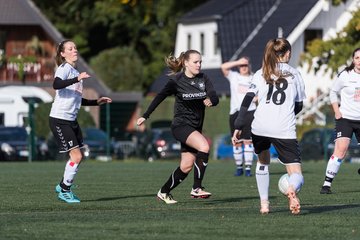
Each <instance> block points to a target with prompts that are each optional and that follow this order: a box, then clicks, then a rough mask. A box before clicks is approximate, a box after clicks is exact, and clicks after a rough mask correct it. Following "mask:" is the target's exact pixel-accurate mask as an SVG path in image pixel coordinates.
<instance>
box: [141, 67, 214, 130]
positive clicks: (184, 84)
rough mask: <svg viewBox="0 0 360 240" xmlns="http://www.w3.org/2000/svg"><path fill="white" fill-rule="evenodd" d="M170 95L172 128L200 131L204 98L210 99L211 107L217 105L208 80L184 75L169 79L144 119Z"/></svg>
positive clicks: (204, 76)
mask: <svg viewBox="0 0 360 240" xmlns="http://www.w3.org/2000/svg"><path fill="white" fill-rule="evenodd" d="M170 95H175V104H174V119H173V121H172V127H177V126H183V125H189V126H192V127H194V128H196V129H202V125H203V122H204V117H205V105H204V103H203V101H204V99H205V98H207V97H208V98H210V101H211V103H212V104H213V106H215V105H217V104H218V103H219V98H218V97H217V95H216V92H215V90H214V87H213V85H212V83H211V81H210V80H209V78H208V77H207V76H206V75H205V74H203V73H199V74H198V75H196V76H195V77H193V78H189V77H187V76H186V75H185V74H184V73H179V74H178V75H176V76H174V77H172V78H170V80H169V82H168V83H167V84H166V85H165V86H164V88H163V89H162V90H161V91H160V93H158V94H157V95H156V97H155V98H154V99H153V101H152V102H151V104H150V105H149V107H148V109H147V110H146V112H145V113H144V114H143V117H144V118H149V116H150V114H151V113H152V112H153V111H154V110H155V108H156V107H157V106H158V105H159V104H160V103H161V102H162V101H163V100H164V99H165V98H166V97H167V96H170Z"/></svg>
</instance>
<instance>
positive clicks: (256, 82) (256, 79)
mask: <svg viewBox="0 0 360 240" xmlns="http://www.w3.org/2000/svg"><path fill="white" fill-rule="evenodd" d="M261 81H265V80H264V78H263V77H262V75H261V72H260V71H257V72H256V73H255V74H254V76H253V77H252V80H251V84H250V86H249V89H248V91H247V92H248V93H254V94H255V96H256V95H257V93H258V91H259V86H260V83H261Z"/></svg>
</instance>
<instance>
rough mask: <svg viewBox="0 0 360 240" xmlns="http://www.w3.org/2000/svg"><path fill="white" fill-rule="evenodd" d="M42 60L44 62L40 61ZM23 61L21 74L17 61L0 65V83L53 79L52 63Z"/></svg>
mask: <svg viewBox="0 0 360 240" xmlns="http://www.w3.org/2000/svg"><path fill="white" fill-rule="evenodd" d="M41 62H44V63H41ZM41 62H35V63H34V62H24V63H23V64H22V65H23V74H22V72H21V69H20V68H21V67H22V66H21V65H20V64H19V63H11V62H10V63H4V64H2V65H1V66H0V84H1V83H3V84H4V83H23V84H25V83H26V82H38V83H40V82H47V81H52V80H53V79H54V66H55V65H54V64H49V63H48V62H47V61H41Z"/></svg>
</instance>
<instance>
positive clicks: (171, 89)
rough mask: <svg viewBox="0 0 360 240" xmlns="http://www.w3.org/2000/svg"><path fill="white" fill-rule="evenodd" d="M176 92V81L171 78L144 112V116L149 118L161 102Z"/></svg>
mask: <svg viewBox="0 0 360 240" xmlns="http://www.w3.org/2000/svg"><path fill="white" fill-rule="evenodd" d="M173 94H176V82H175V81H174V80H173V79H170V80H169V81H168V83H167V84H166V85H165V86H164V88H163V89H162V90H161V91H160V92H159V93H158V94H157V95H156V96H155V98H154V99H153V100H152V101H151V103H150V105H149V107H148V109H147V110H146V112H145V113H144V114H143V117H144V118H146V119H147V118H149V117H150V114H151V113H152V112H153V111H154V110H155V109H156V108H157V106H159V104H160V103H161V102H162V101H164V100H165V98H166V97H167V96H170V95H173Z"/></svg>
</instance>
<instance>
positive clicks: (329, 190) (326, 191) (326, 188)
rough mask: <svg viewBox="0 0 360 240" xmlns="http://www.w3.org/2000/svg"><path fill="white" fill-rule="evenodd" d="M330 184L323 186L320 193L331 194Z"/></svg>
mask: <svg viewBox="0 0 360 240" xmlns="http://www.w3.org/2000/svg"><path fill="white" fill-rule="evenodd" d="M331 193H332V192H331V189H330V186H322V187H321V190H320V194H331Z"/></svg>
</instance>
